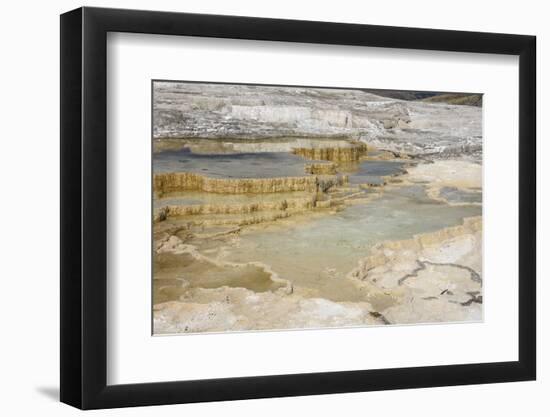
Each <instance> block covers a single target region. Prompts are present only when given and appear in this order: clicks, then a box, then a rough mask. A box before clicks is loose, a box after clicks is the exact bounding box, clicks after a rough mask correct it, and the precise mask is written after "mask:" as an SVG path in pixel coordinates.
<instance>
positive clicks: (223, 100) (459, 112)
mask: <svg viewBox="0 0 550 417" xmlns="http://www.w3.org/2000/svg"><path fill="white" fill-rule="evenodd" d="M153 100H154V115H153V117H154V119H155V123H154V127H153V134H154V137H155V138H156V139H162V138H164V139H167V138H193V137H195V138H224V139H234V140H243V139H244V140H258V139H266V138H277V137H293V138H296V137H308V138H312V137H346V138H354V139H356V140H361V141H363V142H368V143H372V144H374V145H377V146H378V147H381V148H388V149H390V150H392V151H396V152H404V153H407V154H414V155H423V154H430V155H433V156H437V155H441V156H446V157H448V156H449V155H456V154H458V153H462V154H464V153H474V154H476V153H479V152H480V150H481V127H482V124H481V108H480V107H475V106H464V105H460V106H458V105H449V104H440V103H428V102H419V101H402V100H397V99H391V98H387V97H380V96H377V95H375V94H372V93H368V92H366V91H363V90H359V89H357V90H351V89H348V90H341V89H323V88H300V87H292V88H289V87H272V86H269V87H268V86H243V85H228V84H200V83H170V82H167V83H166V82H156V83H155V84H154V95H153Z"/></svg>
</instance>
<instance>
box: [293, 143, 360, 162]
mask: <svg viewBox="0 0 550 417" xmlns="http://www.w3.org/2000/svg"><path fill="white" fill-rule="evenodd" d="M292 153H293V154H294V155H299V156H301V157H303V158H306V159H313V160H322V161H332V162H357V161H359V159H360V158H361V157H363V156H365V155H366V154H367V145H365V144H364V143H358V142H354V143H350V145H349V146H347V147H324V148H311V147H310V148H294V149H293V150H292Z"/></svg>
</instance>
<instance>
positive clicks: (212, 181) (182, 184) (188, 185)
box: [153, 172, 347, 194]
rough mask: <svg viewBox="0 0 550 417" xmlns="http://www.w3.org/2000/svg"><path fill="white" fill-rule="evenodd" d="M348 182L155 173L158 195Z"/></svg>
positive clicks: (321, 188) (308, 188)
mask: <svg viewBox="0 0 550 417" xmlns="http://www.w3.org/2000/svg"><path fill="white" fill-rule="evenodd" d="M346 182H347V177H346V176H336V175H332V176H304V177H282V178H239V179H231V178H210V177H207V176H204V175H200V174H195V173H191V172H174V173H166V174H156V175H155V176H154V178H153V188H154V191H155V192H157V193H161V194H162V193H165V192H171V191H204V192H208V193H222V194H243V193H253V194H263V193H282V192H289V191H308V192H317V191H325V190H327V189H328V188H330V187H332V186H335V185H342V184H345V183H346Z"/></svg>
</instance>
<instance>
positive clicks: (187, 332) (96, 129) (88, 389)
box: [61, 7, 536, 409]
mask: <svg viewBox="0 0 550 417" xmlns="http://www.w3.org/2000/svg"><path fill="white" fill-rule="evenodd" d="M535 103H536V97H535V38H534V37H532V36H524V35H508V34H492V33H474V32H457V31H445V30H431V29H414V28H398V27H384V26H371V25H356V24H341V23H327V22H311V21H292V20H277V19H264V18H251V17H236V16H214V15H197V14H185V13H168V12H150V11H135V10H116V9H100V8H86V7H85V8H80V9H77V10H74V11H71V12H68V13H66V14H63V15H62V16H61V401H63V402H65V403H67V404H70V405H73V406H76V407H79V408H83V409H90V408H111V407H124V406H139V405H155V404H173V403H186V402H200V401H217V400H234V399H248V398H264V397H276V396H297V395H313V394H325V393H342V392H354V391H355V392H356V391H371V390H387V389H400V388H419V387H433V386H445V385H463V384H480V383H494V382H506V381H524V380H532V379H535V375H536V350H535V346H536V330H535V329H536V317H535V316H536V315H535V311H536V304H535V302H536V268H535V253H536V224H535V221H536V192H535V172H536V165H535V163H536V158H535Z"/></svg>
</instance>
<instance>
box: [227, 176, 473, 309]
mask: <svg viewBox="0 0 550 417" xmlns="http://www.w3.org/2000/svg"><path fill="white" fill-rule="evenodd" d="M480 214H481V207H479V206H457V207H453V206H449V205H448V204H444V203H440V202H437V201H434V200H431V199H429V198H428V197H427V196H426V194H425V191H424V188H423V187H422V186H412V187H403V188H397V189H393V190H388V191H386V192H385V193H384V194H383V195H382V196H381V197H379V198H376V199H374V200H372V201H370V202H368V203H362V204H357V205H352V206H350V207H348V208H346V209H345V210H343V211H341V212H338V213H336V214H333V215H327V216H323V217H320V218H315V219H311V220H307V221H304V222H303V223H300V222H298V223H296V224H294V225H292V226H288V225H281V226H278V225H277V224H275V225H273V226H270V227H267V228H266V229H265V230H262V231H253V232H250V233H243V234H242V235H241V237H240V239H239V242H238V244H237V245H235V246H232V247H230V248H229V251H228V259H229V260H231V261H233V262H250V261H260V262H264V263H266V264H268V265H270V266H271V267H272V269H273V270H274V271H275V272H277V273H278V274H279V275H280V276H281V277H282V278H286V279H289V280H291V281H292V282H294V283H295V284H297V285H300V286H302V287H306V288H311V289H312V290H316V291H318V295H319V296H322V297H326V298H329V299H333V300H350V297H351V298H353V297H354V292H355V291H356V290H355V288H351V287H350V286H348V285H346V283H345V282H344V281H343V280H342V278H343V277H344V276H345V275H346V274H347V273H348V272H349V271H351V270H352V269H353V268H354V267H355V266H357V262H358V261H359V259H361V258H363V257H365V256H367V254H368V251H369V249H370V248H371V247H372V246H373V245H374V244H376V243H379V242H382V241H388V240H400V239H408V238H411V237H412V236H413V235H415V234H418V233H427V232H432V231H436V230H439V229H442V228H444V227H449V226H454V225H458V224H461V223H462V220H463V218H464V217H470V216H476V215H480Z"/></svg>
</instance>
